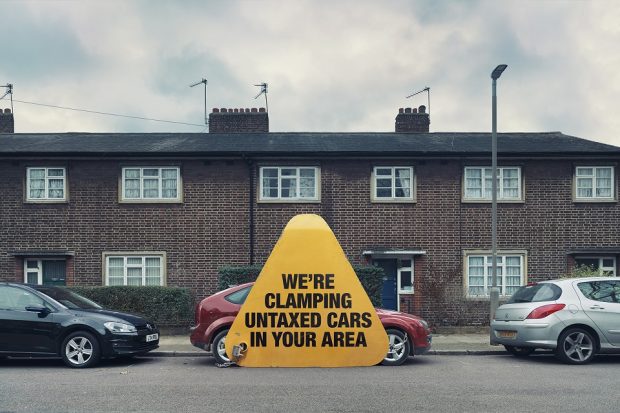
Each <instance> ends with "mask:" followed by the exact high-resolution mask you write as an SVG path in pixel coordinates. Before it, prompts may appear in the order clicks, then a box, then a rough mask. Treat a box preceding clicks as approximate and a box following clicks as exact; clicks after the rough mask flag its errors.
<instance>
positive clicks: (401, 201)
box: [370, 198, 417, 204]
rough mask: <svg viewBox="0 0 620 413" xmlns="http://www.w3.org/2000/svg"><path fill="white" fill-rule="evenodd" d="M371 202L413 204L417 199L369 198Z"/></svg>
mask: <svg viewBox="0 0 620 413" xmlns="http://www.w3.org/2000/svg"><path fill="white" fill-rule="evenodd" d="M370 202H372V203H373V204H415V203H416V202H417V201H416V200H415V199H381V198H372V199H371V200H370Z"/></svg>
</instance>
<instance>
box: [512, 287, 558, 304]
mask: <svg viewBox="0 0 620 413" xmlns="http://www.w3.org/2000/svg"><path fill="white" fill-rule="evenodd" d="M561 295H562V289H561V288H560V287H558V286H557V285H555V284H550V283H541V284H532V285H526V286H524V287H521V288H519V289H518V290H517V292H516V293H514V294H513V295H512V297H510V299H509V300H508V302H507V304H513V303H537V302H540V301H555V300H557V299H558V298H560V296H561Z"/></svg>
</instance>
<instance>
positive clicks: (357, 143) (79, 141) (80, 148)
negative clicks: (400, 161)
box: [0, 132, 620, 157]
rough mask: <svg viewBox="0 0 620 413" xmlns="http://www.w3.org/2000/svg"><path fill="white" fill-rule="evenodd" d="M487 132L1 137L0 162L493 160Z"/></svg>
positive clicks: (519, 150) (513, 149) (585, 151)
mask: <svg viewBox="0 0 620 413" xmlns="http://www.w3.org/2000/svg"><path fill="white" fill-rule="evenodd" d="M497 136H498V138H497V142H498V154H499V155H500V156H501V155H514V156H517V155H520V156H528V157H529V156H539V157H540V156H583V155H596V156H601V155H603V156H604V155H607V156H619V155H620V147H616V146H612V145H607V144H603V143H598V142H594V141H589V140H586V139H582V138H577V137H574V136H569V135H564V134H563V133H561V132H545V133H530V132H519V133H500V134H498V135H497ZM490 153H491V134H490V133H464V132H435V133H393V132H385V133H359V132H356V133H321V132H308V133H301V132H269V133H238V134H236V133H227V134H225V133H45V134H26V133H17V134H0V156H2V157H7V156H9V157H16V156H21V157H23V156H52V157H61V156H64V157H66V156H87V157H88V156H97V157H99V156H106V157H115V156H136V155H139V156H145V157H149V156H150V157H155V156H175V157H184V156H214V157H224V156H229V157H230V156H235V157H237V156H248V157H251V156H287V157H308V156H314V157H317V156H320V157H332V156H393V157H395V156H399V157H402V156H476V155H478V156H490Z"/></svg>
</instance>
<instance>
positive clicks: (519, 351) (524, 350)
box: [504, 346, 536, 357]
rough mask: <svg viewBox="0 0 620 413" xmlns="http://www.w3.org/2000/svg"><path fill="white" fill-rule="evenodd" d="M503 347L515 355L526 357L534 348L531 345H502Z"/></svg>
mask: <svg viewBox="0 0 620 413" xmlns="http://www.w3.org/2000/svg"><path fill="white" fill-rule="evenodd" d="M504 348H505V349H506V351H507V352H509V353H510V354H512V355H513V356H515V357H527V356H529V355H530V354H532V353H533V352H534V351H535V350H536V349H535V348H533V347H516V346H504Z"/></svg>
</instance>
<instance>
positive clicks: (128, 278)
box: [104, 253, 165, 286]
mask: <svg viewBox="0 0 620 413" xmlns="http://www.w3.org/2000/svg"><path fill="white" fill-rule="evenodd" d="M104 263H105V270H104V273H105V280H104V281H105V285H131V286H145V285H165V254H163V253H148V254H146V253H145V254H144V255H138V254H135V255H134V254H121V253H118V254H115V253H105V254H104Z"/></svg>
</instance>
